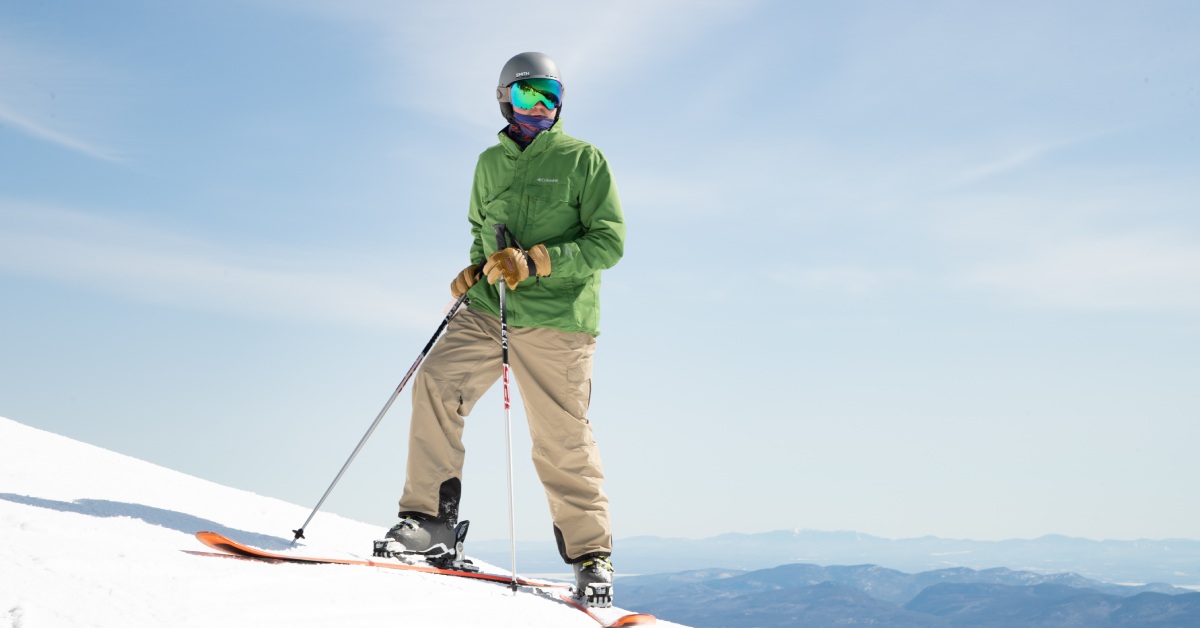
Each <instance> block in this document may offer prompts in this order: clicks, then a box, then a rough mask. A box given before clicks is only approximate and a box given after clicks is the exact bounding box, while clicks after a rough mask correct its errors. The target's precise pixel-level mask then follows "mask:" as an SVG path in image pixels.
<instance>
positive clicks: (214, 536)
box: [196, 532, 569, 589]
mask: <svg viewBox="0 0 1200 628" xmlns="http://www.w3.org/2000/svg"><path fill="white" fill-rule="evenodd" d="M196 538H197V539H199V540H200V542H201V543H203V544H205V545H207V546H209V547H211V548H213V549H215V550H218V551H221V552H225V553H226V554H233V555H235V556H242V557H245V558H253V559H256V560H262V561H267V562H282V563H307V564H318V565H362V566H365V567H379V568H381V569H400V570H403V571H419V572H422V573H434V574H441V575H443V576H456V577H460V578H474V579H476V580H490V581H492V582H502V583H504V584H511V583H512V582H513V578H512V576H506V575H504V574H498V573H487V572H482V571H461V570H458V569H443V568H441V567H434V566H433V565H421V564H415V565H414V564H409V563H402V562H391V561H375V560H359V559H353V558H319V557H314V556H297V555H293V554H279V553H276V552H269V551H267V550H262V549H258V548H257V547H250V546H249V545H243V544H241V543H238V542H237V541H234V540H233V539H230V538H229V537H227V536H225V535H223V534H220V533H218V532H197V533H196ZM516 583H517V586H519V587H538V588H543V589H565V588H568V587H569V585H566V584H560V583H555V582H546V581H542V580H528V579H525V578H517V579H516Z"/></svg>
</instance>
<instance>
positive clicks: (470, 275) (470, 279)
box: [450, 264, 480, 299]
mask: <svg viewBox="0 0 1200 628" xmlns="http://www.w3.org/2000/svg"><path fill="white" fill-rule="evenodd" d="M479 267H480V264H471V265H470V266H467V267H466V268H464V269H462V272H461V273H458V276H457V277H455V278H454V281H451V282H450V294H451V296H453V297H454V298H456V299H457V298H458V297H461V296H462V295H463V293H465V292H466V291H467V290H469V289H470V288H471V286H473V285H475V282H476V281H477V280H478V279H479Z"/></svg>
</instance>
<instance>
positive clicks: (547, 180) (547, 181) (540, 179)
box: [537, 177, 558, 183]
mask: <svg viewBox="0 0 1200 628" xmlns="http://www.w3.org/2000/svg"><path fill="white" fill-rule="evenodd" d="M537 182H538V183H558V179H543V178H541V177H538V179H537Z"/></svg>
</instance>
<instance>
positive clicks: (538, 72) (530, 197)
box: [387, 52, 625, 606]
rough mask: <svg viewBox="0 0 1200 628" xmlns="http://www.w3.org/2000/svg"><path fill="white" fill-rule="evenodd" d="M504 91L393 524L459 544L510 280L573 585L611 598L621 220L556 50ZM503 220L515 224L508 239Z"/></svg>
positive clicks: (526, 388) (505, 81) (496, 368)
mask: <svg viewBox="0 0 1200 628" xmlns="http://www.w3.org/2000/svg"><path fill="white" fill-rule="evenodd" d="M496 98H497V100H498V101H499V103H500V111H501V113H502V114H503V115H504V118H505V119H506V120H507V121H508V124H507V125H506V126H505V128H504V129H503V130H501V131H500V133H499V140H500V142H499V144H496V145H494V146H492V147H491V148H488V149H487V150H485V151H484V152H483V153H482V154H481V155H480V157H479V161H478V164H477V165H476V167H475V177H474V183H473V186H472V190H471V199H470V207H469V211H468V215H467V218H468V220H469V222H470V224H471V234H472V236H473V237H474V240H473V242H472V244H471V248H470V262H471V263H470V265H469V266H467V267H466V268H465V269H463V271H462V272H461V273H459V274H458V276H457V277H455V278H454V280H453V282H452V283H451V293H452V294H453V295H454V296H455V297H456V298H457V297H459V296H461V295H462V294H464V293H466V294H467V296H468V299H469V305H468V306H467V308H466V309H465V310H460V312H459V313H458V314H457V315H456V316H455V317H454V318H453V320H451V321H450V324H449V326H448V328H447V331H446V334H445V335H444V336H443V337H442V339H441V340H440V341H439V342H438V343H437V345H436V346H435V347H434V348H433V350H432V351H431V352H430V354H429V356H428V357H427V358H426V360H425V362H424V363H423V365H422V366H421V368H420V370H419V371H418V373H417V376H416V380H415V383H414V386H413V414H412V423H411V425H410V434H409V449H408V467H407V475H406V478H405V483H404V493H403V495H402V497H401V498H400V513H399V516H400V522H399V523H397V524H396V525H395V526H393V527H392V528H391V529H390V530H389V531H388V532H387V538H388V539H391V540H392V541H394V542H395V543H394V544H393V547H394V546H395V545H396V544H398V545H400V546H403V550H402V551H403V553H414V554H424V555H426V556H431V557H433V556H437V555H439V554H447V553H453V552H455V551H456V529H455V526H456V525H457V522H458V513H459V501H460V497H461V493H462V480H461V478H462V469H463V458H464V454H465V450H464V447H463V442H462V431H463V426H464V423H465V421H464V419H465V418H466V416H467V415H468V414H469V413H470V411H471V409H472V407H473V406H474V404H475V402H476V401H477V400H478V399H479V398H480V397H481V396H482V395H483V394H484V392H486V391H487V390H488V389H489V388H490V387H491V386H492V385H493V384H494V383H495V382H496V380H497V379H499V378H500V375H501V371H502V366H501V346H500V298H499V287H498V286H497V285H496V284H497V282H499V281H503V282H505V285H506V286H507V288H508V290H509V292H508V294H507V295H506V307H507V321H508V326H509V357H510V363H511V366H512V370H513V372H514V374H515V376H516V380H517V384H518V389H519V390H520V393H521V399H522V400H523V402H524V404H525V411H526V415H527V418H528V421H529V431H530V436H531V437H532V439H533V461H534V466H535V468H536V470H537V473H538V476H539V477H540V478H541V481H542V485H543V487H544V488H545V491H546V497H547V499H548V500H549V503H550V513H551V516H552V518H553V520H554V536H555V539H556V541H557V543H558V549H559V552H560V553H561V555H562V558H563V560H564V561H566V562H567V563H569V564H571V565H573V569H574V572H575V578H576V591H577V594H579V595H580V596H581V597H585V596H586V598H587V601H588V603H590V604H591V605H594V606H607V605H610V604H611V603H612V597H611V583H612V575H613V569H612V563H611V562H610V560H609V556H610V555H611V553H612V533H611V530H610V526H609V508H608V497H607V496H606V495H605V493H604V490H603V488H602V483H603V479H604V472H603V469H602V467H601V463H600V453H599V450H598V448H597V446H596V443H595V441H594V440H593V438H592V429H591V426H590V424H589V423H588V419H587V409H588V404H589V402H590V400H591V393H592V382H591V378H592V356H593V353H594V352H595V348H596V336H597V335H598V334H599V321H600V308H599V306H600V303H599V296H600V274H601V271H603V270H605V269H608V268H611V267H612V266H613V265H615V264H616V263H617V261H618V260H620V259H621V255H622V254H623V252H624V242H625V220H624V217H623V215H622V211H621V203H620V200H619V199H618V197H617V189H616V186H615V184H614V182H613V177H612V173H611V171H610V170H609V166H608V162H607V161H606V160H605V158H604V155H602V154H601V153H600V151H599V150H597V149H596V148H595V147H594V146H592V145H591V144H588V143H586V142H583V141H581V140H578V139H576V138H573V137H571V136H569V135H567V134H566V133H564V132H563V131H562V119H561V118H562V107H563V83H562V76H561V74H560V73H559V70H558V66H557V64H555V62H554V61H553V60H552V59H551V58H550V57H548V56H546V55H545V54H542V53H538V52H525V53H521V54H518V55H516V56H515V57H513V58H512V59H510V60H509V61H508V62H507V63H506V64H505V65H504V68H503V69H502V70H501V73H500V80H499V83H498V85H497V87H496ZM496 224H504V225H506V226H507V230H508V233H509V241H508V245H507V246H505V247H500V246H499V245H498V243H497V242H496V238H495V235H494V233H495V232H494V231H493V226H494V225H496ZM481 278H486V281H480V280H479V279H481Z"/></svg>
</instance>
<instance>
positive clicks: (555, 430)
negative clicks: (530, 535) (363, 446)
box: [400, 308, 612, 559]
mask: <svg viewBox="0 0 1200 628" xmlns="http://www.w3.org/2000/svg"><path fill="white" fill-rule="evenodd" d="M508 347H509V350H508V356H509V365H510V366H511V367H512V373H513V377H514V379H516V381H517V387H518V390H519V391H520V393H521V399H522V401H524V404H525V414H526V417H527V418H528V420H529V433H530V436H531V437H532V438H533V463H534V468H535V469H536V470H537V473H538V476H539V477H540V478H541V480H542V485H543V487H544V488H545V490H546V497H547V499H548V500H549V502H550V514H551V516H552V517H553V519H554V525H555V527H556V528H557V529H558V531H559V533H560V534H561V539H559V542H560V550H562V551H563V553H564V554H565V555H564V558H569V559H576V558H579V557H581V556H584V555H586V554H591V553H602V554H609V553H611V552H612V535H611V532H610V528H609V518H608V497H606V496H605V494H604V490H603V489H602V487H601V484H602V483H603V481H604V470H603V468H602V466H601V464H600V452H599V450H598V448H597V447H596V443H595V441H594V440H592V428H591V425H590V424H589V423H588V420H587V409H588V404H589V403H590V402H591V393H592V355H593V354H594V353H595V350H596V338H595V337H594V336H592V335H590V334H586V333H569V332H564V331H559V330H557V329H541V328H512V327H510V328H509V330H508ZM502 372H503V367H502V361H501V353H500V320H499V319H497V318H496V317H494V316H491V315H490V314H486V313H482V312H478V311H475V310H471V309H466V308H464V309H463V310H460V311H459V313H458V314H457V315H456V316H455V317H454V319H453V320H451V321H450V325H449V326H448V327H447V331H446V334H445V335H444V336H443V337H442V338H441V340H439V341H438V343H437V345H435V346H434V348H433V350H432V351H430V353H429V356H428V357H427V358H426V359H425V362H424V364H422V365H421V368H420V370H418V372H417V375H416V378H415V380H414V385H413V389H412V398H413V414H412V424H411V426H410V432H409V445H408V474H407V477H406V479H405V482H404V495H403V496H402V497H401V498H400V511H401V512H405V511H416V512H423V513H426V514H429V515H436V514H437V512H438V506H439V489H440V487H441V486H442V483H443V482H446V481H447V480H450V479H452V478H459V479H460V480H461V478H462V469H463V458H464V455H465V453H466V450H465V448H464V447H463V442H462V433H463V426H464V424H465V418H466V417H467V415H468V414H470V412H471V408H472V407H473V406H474V405H475V402H476V401H478V400H479V398H480V397H481V396H483V394H484V393H485V392H487V390H488V389H489V388H491V386H492V384H495V383H496V381H497V380H498V379H500V377H501V374H502Z"/></svg>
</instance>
